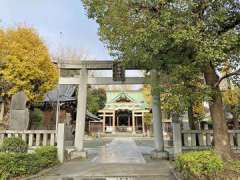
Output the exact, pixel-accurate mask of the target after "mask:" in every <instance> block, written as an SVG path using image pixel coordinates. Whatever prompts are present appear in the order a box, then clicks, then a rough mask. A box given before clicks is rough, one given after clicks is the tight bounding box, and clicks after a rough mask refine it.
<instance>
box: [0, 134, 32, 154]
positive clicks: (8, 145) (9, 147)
mask: <svg viewBox="0 0 240 180" xmlns="http://www.w3.org/2000/svg"><path fill="white" fill-rule="evenodd" d="M27 150H28V145H27V144H26V142H25V141H23V140H22V139H21V138H18V137H9V138H5V139H3V143H2V144H1V147H0V151H2V152H15V153H18V152H19V153H25V152H27Z"/></svg>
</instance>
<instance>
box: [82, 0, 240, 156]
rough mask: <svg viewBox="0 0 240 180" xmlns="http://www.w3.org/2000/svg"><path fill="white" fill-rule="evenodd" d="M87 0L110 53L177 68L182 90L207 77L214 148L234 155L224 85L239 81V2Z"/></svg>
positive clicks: (142, 64) (131, 60)
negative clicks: (195, 80)
mask: <svg viewBox="0 0 240 180" xmlns="http://www.w3.org/2000/svg"><path fill="white" fill-rule="evenodd" d="M83 3H84V5H85V8H86V9H87V12H88V15H89V17H90V18H94V19H95V20H96V21H97V23H98V24H99V25H100V27H99V34H100V36H101V39H102V41H104V42H105V43H106V44H107V46H108V48H109V49H110V50H111V55H112V56H114V57H115V58H117V59H121V60H124V61H125V63H126V65H133V66H138V67H143V68H145V69H147V70H150V69H157V70H159V71H161V72H164V73H166V74H170V73H175V72H177V75H180V76H179V77H180V79H181V81H179V82H180V83H185V84H186V85H185V86H180V87H184V88H183V89H182V90H181V93H184V89H186V88H187V89H191V87H190V88H189V85H190V86H191V83H189V82H192V80H194V79H195V77H197V76H202V75H204V79H205V85H206V88H203V89H204V90H205V89H208V91H207V93H206V92H205V91H203V92H202V93H203V94H204V95H208V97H209V98H208V100H209V102H210V103H209V104H210V112H211V117H212V120H213V126H214V138H215V151H216V152H217V153H218V154H219V155H220V156H221V157H222V158H223V159H230V154H231V153H230V144H229V143H226V142H229V137H228V134H227V127H226V123H225V118H224V112H223V103H222V94H221V92H220V88H219V84H220V82H221V81H222V80H223V79H224V78H230V77H231V78H232V80H233V81H234V82H235V83H238V82H239V76H238V75H239V74H240V69H238V68H239V65H240V60H239V54H240V48H239V46H240V41H239V39H240V33H239V25H240V13H239V12H240V1H238V0H221V1H215V0H203V1H198V0H173V1H168V0H148V1H145V0H139V1H135V0H127V1H125V0H119V1H111V0H83ZM223 69H227V73H226V74H225V75H223V76H222V77H220V73H219V71H222V70H223ZM181 71H184V74H182V73H181ZM185 76H187V78H185ZM176 87H179V86H176ZM175 90H178V88H177V89H176V88H175V89H174V91H175ZM186 92H189V91H186ZM191 94H196V93H191ZM197 94H200V93H199V92H198V93H197ZM200 97H201V96H200Z"/></svg>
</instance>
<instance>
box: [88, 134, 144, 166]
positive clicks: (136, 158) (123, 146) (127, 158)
mask: <svg viewBox="0 0 240 180" xmlns="http://www.w3.org/2000/svg"><path fill="white" fill-rule="evenodd" d="M93 162H96V163H126V164H132V163H145V160H144V158H143V155H142V154H141V152H140V150H139V148H138V147H137V145H136V143H135V141H134V140H133V139H131V138H114V139H113V141H112V142H111V143H110V144H107V145H106V146H104V147H102V148H101V149H100V151H99V154H98V156H96V158H94V159H93Z"/></svg>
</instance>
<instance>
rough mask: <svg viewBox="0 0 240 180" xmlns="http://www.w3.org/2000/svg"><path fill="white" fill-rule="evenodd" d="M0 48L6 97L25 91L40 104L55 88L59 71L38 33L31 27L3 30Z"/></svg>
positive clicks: (2, 86)
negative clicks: (48, 92)
mask: <svg viewBox="0 0 240 180" xmlns="http://www.w3.org/2000/svg"><path fill="white" fill-rule="evenodd" d="M0 44H1V45H0V46H1V47H0V64H1V66H0V81H1V89H0V93H1V95H2V96H7V97H9V96H11V95H13V94H15V93H16V92H18V91H21V90H23V91H24V92H25V93H26V95H27V96H28V98H29V100H30V101H36V100H40V99H41V98H42V97H43V95H44V94H45V93H46V92H47V91H49V90H51V89H53V88H54V86H55V85H56V83H57V80H58V71H57V68H56V66H55V65H54V64H53V63H52V62H51V59H50V56H49V53H48V50H47V47H46V46H45V44H44V43H43V41H42V40H41V39H40V37H39V35H38V34H37V33H36V32H35V30H33V29H32V28H28V27H18V28H16V29H6V30H0Z"/></svg>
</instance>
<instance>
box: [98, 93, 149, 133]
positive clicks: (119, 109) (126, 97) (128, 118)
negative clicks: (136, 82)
mask: <svg viewBox="0 0 240 180" xmlns="http://www.w3.org/2000/svg"><path fill="white" fill-rule="evenodd" d="M106 96H107V101H106V104H105V107H104V108H103V109H102V110H100V111H99V117H101V119H102V128H103V132H104V133H112V134H114V133H116V132H131V133H133V134H136V133H143V134H145V131H146V128H145V127H146V126H145V121H144V113H146V112H149V105H148V104H147V103H146V100H145V98H144V95H143V92H142V91H107V92H106Z"/></svg>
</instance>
